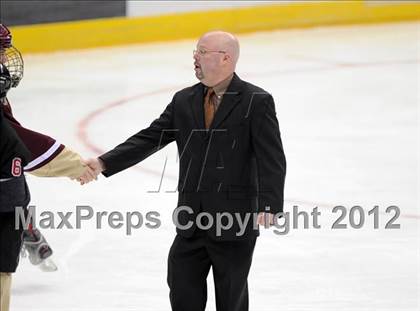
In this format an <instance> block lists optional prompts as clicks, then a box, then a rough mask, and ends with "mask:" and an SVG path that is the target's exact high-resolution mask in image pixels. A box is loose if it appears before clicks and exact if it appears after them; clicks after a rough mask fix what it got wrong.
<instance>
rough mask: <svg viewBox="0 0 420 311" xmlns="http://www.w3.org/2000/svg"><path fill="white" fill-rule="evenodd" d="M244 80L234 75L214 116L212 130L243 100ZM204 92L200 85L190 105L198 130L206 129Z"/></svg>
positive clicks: (192, 96)
mask: <svg viewBox="0 0 420 311" xmlns="http://www.w3.org/2000/svg"><path fill="white" fill-rule="evenodd" d="M242 84H243V82H242V80H241V79H240V78H239V77H238V76H237V75H236V73H235V74H234V75H233V78H232V81H231V82H230V84H229V86H228V88H227V90H226V93H225V94H224V95H223V99H222V102H221V103H220V106H219V108H218V109H217V111H216V114H215V115H214V119H213V122H212V124H211V126H210V129H212V128H216V127H217V126H218V125H219V124H220V123H221V122H222V121H223V120H224V119H225V118H226V117H227V116H228V115H229V113H230V112H231V111H232V109H233V108H235V106H236V105H237V104H238V102H239V100H240V99H241V90H242ZM204 90H205V86H204V85H203V84H202V83H199V84H198V85H197V87H196V88H194V90H193V91H192V92H191V97H190V104H191V109H192V111H193V114H194V119H195V121H196V123H197V129H205V126H204Z"/></svg>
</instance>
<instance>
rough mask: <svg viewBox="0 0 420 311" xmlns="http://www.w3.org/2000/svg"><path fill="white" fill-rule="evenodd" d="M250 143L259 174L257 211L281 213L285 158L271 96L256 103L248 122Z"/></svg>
mask: <svg viewBox="0 0 420 311" xmlns="http://www.w3.org/2000/svg"><path fill="white" fill-rule="evenodd" d="M251 137H252V138H251V139H252V146H253V149H254V153H255V157H256V162H257V172H258V211H259V212H265V211H266V207H269V208H270V210H269V212H270V213H274V214H276V213H279V212H283V203H284V181H285V176H286V158H285V155H284V151H283V145H282V141H281V138H280V130H279V124H278V121H277V117H276V111H275V106H274V100H273V97H272V96H271V95H267V96H265V98H264V100H262V101H261V102H259V103H256V105H255V110H254V113H253V116H252V119H251Z"/></svg>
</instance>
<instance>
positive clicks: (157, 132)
mask: <svg viewBox="0 0 420 311" xmlns="http://www.w3.org/2000/svg"><path fill="white" fill-rule="evenodd" d="M173 106H174V100H172V102H171V103H170V104H169V105H168V106H167V107H166V109H165V111H164V112H163V113H162V114H161V115H160V117H159V118H157V119H156V120H154V121H153V122H152V123H151V124H150V126H149V127H147V128H145V129H143V130H141V131H140V132H138V133H137V134H135V135H133V136H131V137H130V138H128V139H127V140H126V141H125V142H123V143H122V144H120V145H118V146H116V147H115V148H114V149H112V150H111V151H109V152H107V153H105V154H103V155H101V156H100V157H99V159H101V160H102V162H103V164H104V166H105V171H104V172H103V175H105V176H106V177H109V176H111V175H114V174H116V173H118V172H120V171H122V170H125V169H126V168H129V167H131V166H133V165H135V164H137V163H139V162H140V161H143V160H144V159H146V158H147V157H149V156H150V155H152V154H153V153H155V152H156V151H158V150H160V149H162V148H163V147H165V146H166V145H167V144H169V143H170V142H172V141H174V140H175V135H174V131H173V113H174V111H173V110H174V108H173Z"/></svg>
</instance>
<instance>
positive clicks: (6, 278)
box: [0, 24, 95, 311]
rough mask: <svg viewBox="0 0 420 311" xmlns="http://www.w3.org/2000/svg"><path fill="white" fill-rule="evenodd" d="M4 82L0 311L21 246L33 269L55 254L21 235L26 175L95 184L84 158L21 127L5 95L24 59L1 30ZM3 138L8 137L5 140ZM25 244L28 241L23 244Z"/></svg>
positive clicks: (30, 234) (37, 236)
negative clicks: (18, 224)
mask: <svg viewBox="0 0 420 311" xmlns="http://www.w3.org/2000/svg"><path fill="white" fill-rule="evenodd" d="M0 68H1V72H0V81H1V82H2V84H1V86H2V90H1V91H2V92H1V93H2V94H1V95H2V99H1V100H0V107H1V128H2V134H1V135H2V137H1V139H2V140H1V147H2V150H1V151H0V155H1V157H0V160H1V165H2V166H1V171H0V277H1V278H0V281H1V284H0V290H1V293H0V294H1V311H7V310H8V308H9V307H8V304H9V302H8V301H9V297H10V283H11V273H14V272H15V271H16V268H17V265H18V261H19V253H20V250H21V246H22V242H23V243H24V245H25V248H26V250H27V251H28V252H29V256H30V260H31V262H32V263H35V264H37V263H40V262H42V260H43V259H45V258H47V257H49V256H50V255H51V254H52V250H51V248H50V247H49V246H48V244H47V243H46V241H45V238H44V237H43V236H42V234H41V233H40V232H39V231H38V230H35V229H34V228H32V227H31V226H30V228H29V229H28V230H26V231H25V233H24V234H22V228H19V230H16V229H15V227H14V224H15V213H14V208H15V207H16V206H22V207H26V206H27V205H28V203H29V198H30V196H29V190H28V187H27V185H26V181H25V178H24V175H23V172H28V173H31V174H33V175H35V176H43V177H59V176H65V177H69V178H71V179H78V178H79V177H81V176H85V178H86V176H87V178H88V179H90V180H91V179H94V178H95V175H94V173H93V171H92V170H91V169H90V168H89V167H87V166H86V165H85V163H84V162H83V160H82V159H81V157H80V156H79V155H78V154H77V153H75V152H73V151H71V150H70V149H69V148H67V147H65V146H64V145H62V144H60V143H58V142H57V141H56V140H55V139H53V138H51V137H49V136H46V135H43V134H40V133H38V132H35V131H32V130H29V129H27V128H25V127H23V126H22V125H21V124H20V123H19V122H18V121H17V120H16V119H15V117H14V116H13V113H12V109H11V106H10V103H9V101H8V100H7V97H6V94H7V91H8V90H9V89H10V88H11V87H16V86H17V85H18V84H19V82H20V80H21V79H22V77H23V59H22V57H21V54H20V53H19V51H18V50H17V49H16V48H15V47H13V45H12V35H11V33H10V31H9V29H8V28H7V27H6V26H5V25H2V24H0ZM3 135H4V137H3ZM22 239H24V240H22Z"/></svg>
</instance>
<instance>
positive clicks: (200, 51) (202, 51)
mask: <svg viewBox="0 0 420 311" xmlns="http://www.w3.org/2000/svg"><path fill="white" fill-rule="evenodd" d="M207 53H222V54H225V53H226V51H211V50H205V49H198V50H194V51H193V56H194V55H196V54H198V55H200V56H204V55H206V54H207Z"/></svg>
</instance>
